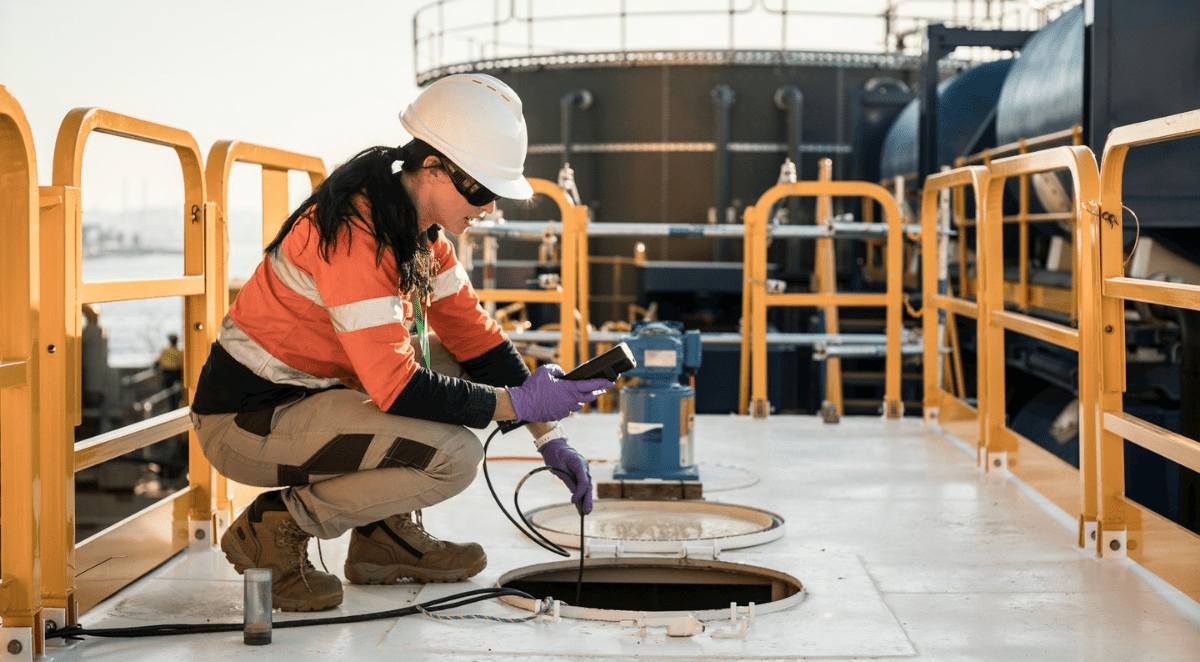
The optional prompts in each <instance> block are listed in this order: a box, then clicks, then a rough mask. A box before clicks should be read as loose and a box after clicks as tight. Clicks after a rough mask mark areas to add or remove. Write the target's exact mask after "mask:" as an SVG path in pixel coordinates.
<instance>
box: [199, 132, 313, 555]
mask: <svg viewBox="0 0 1200 662" xmlns="http://www.w3.org/2000/svg"><path fill="white" fill-rule="evenodd" d="M235 163H247V164H251V165H257V166H260V167H261V169H262V246H263V247H264V248H266V246H267V244H269V243H271V241H272V240H273V239H274V238H275V235H276V234H277V233H278V232H279V229H280V228H281V227H283V223H284V221H286V220H287V218H288V216H289V215H291V209H290V196H289V191H288V186H289V182H288V174H289V173H290V172H292V171H296V172H303V173H306V174H307V175H308V181H309V184H310V185H311V186H312V188H313V189H316V188H317V186H319V185H320V184H321V182H323V181H325V163H324V162H323V161H322V160H321V159H319V158H317V157H315V156H308V155H305V154H297V153H295V152H289V151H286V150H282V149H276V148H274V147H264V146H262V145H255V144H253V143H248V142H242V141H239V140H219V141H217V142H215V143H213V146H212V148H211V149H209V150H208V166H207V168H206V170H205V181H207V182H208V186H209V192H210V194H211V197H212V199H213V204H214V205H215V208H216V222H215V224H214V226H213V230H214V231H215V232H216V233H217V236H218V237H221V238H226V237H228V236H229V231H228V230H229V180H230V175H231V174H232V172H233V164H235ZM220 246H221V259H220V261H219V262H218V263H217V264H218V265H219V268H218V272H219V273H218V274H217V276H218V280H217V284H216V287H217V290H216V291H217V292H218V293H220V296H221V297H222V298H221V303H220V307H221V311H222V312H223V311H226V310H228V309H229V273H228V268H229V255H228V250H229V245H228V241H224V240H223V241H221V242H220ZM205 351H206V352H207V349H206V350H205ZM213 491H214V494H215V497H216V502H215V508H216V510H215V519H214V520H213V534H214V535H213V537H212V539H213V542H214V543H215V542H216V538H217V537H218V536H219V535H220V533H221V532H223V531H224V530H225V529H226V528H228V526H229V523H230V522H231V521H232V517H233V512H234V509H235V507H236V506H238V505H240V504H241V503H242V502H244V501H248V500H250V499H252V498H253V496H254V495H255V494H257V493H258V492H260V491H261V489H259V488H246V489H241V490H238V496H237V497H235V496H232V495H231V494H230V485H229V481H228V480H227V479H226V478H225V476H223V475H221V474H219V473H218V474H216V475H215V478H214V487H213Z"/></svg>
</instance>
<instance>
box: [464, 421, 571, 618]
mask: <svg viewBox="0 0 1200 662" xmlns="http://www.w3.org/2000/svg"><path fill="white" fill-rule="evenodd" d="M497 431H499V430H497ZM495 436H496V432H492V434H491V435H489V436H488V439H487V441H486V442H485V443H484V444H483V477H484V479H485V480H486V481H487V486H488V490H489V491H490V492H491V493H492V498H493V499H495V500H496V505H497V506H499V508H500V512H502V513H504V516H505V517H507V518H508V521H510V522H512V523H513V526H515V527H517V529H518V530H519V531H520V532H521V533H524V534H525V537H526V538H529V539H530V540H532V541H533V542H535V543H537V544H538V545H539V546H541V547H542V548H543V549H548V550H550V551H552V552H554V553H555V554H558V555H559V556H567V557H570V556H571V554H570V552H568V551H567V550H565V549H563V548H562V547H561V546H560V545H559V544H558V543H556V542H554V541H553V540H551V539H549V538H547V537H546V536H545V535H544V534H542V532H541V531H538V529H537V527H536V526H534V524H533V522H530V521H529V518H528V517H526V516H525V512H524V511H522V510H521V500H520V499H521V487H522V486H524V485H525V481H527V480H529V477H530V476H532V475H534V474H536V473H538V472H540V471H553V472H558V473H561V474H563V475H564V476H569V477H570V478H571V479H572V480H576V477H575V474H574V472H571V471H570V470H569V469H568V470H566V471H563V470H561V469H557V468H555V467H550V466H542V467H538V468H536V469H534V470H533V471H530V472H529V473H527V474H525V476H524V477H523V478H521V482H519V483H517V488H516V489H515V490H513V509H514V510H516V511H517V514H518V515H520V516H521V521H522V522H524V523H525V527H528V530H526V528H525V527H522V526H521V525H519V524H517V521H516V520H514V519H513V518H512V516H511V515H509V514H508V511H507V510H505V509H504V505H503V504H501V503H500V497H498V496H496V490H495V489H493V488H492V478H491V476H490V475H488V471H487V449H488V444H490V443H492V439H493V438H494V437H495ZM577 484H578V483H577ZM583 518H584V514H583V507H582V506H580V508H579V575H578V576H577V577H576V579H575V604H576V605H581V604H582V600H583V597H582V596H583V561H584V549H585V548H584V542H585V536H584V529H583V524H584V520H583ZM530 531H532V532H533V535H531V534H530ZM534 535H536V536H537V538H534V537H533V536H534ZM538 538H540V539H541V540H538Z"/></svg>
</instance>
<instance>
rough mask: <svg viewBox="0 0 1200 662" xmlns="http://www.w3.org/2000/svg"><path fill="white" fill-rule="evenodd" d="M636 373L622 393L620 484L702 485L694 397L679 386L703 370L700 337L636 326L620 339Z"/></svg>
mask: <svg viewBox="0 0 1200 662" xmlns="http://www.w3.org/2000/svg"><path fill="white" fill-rule="evenodd" d="M622 340H623V341H624V342H625V344H627V345H629V349H630V351H631V352H633V356H634V358H635V359H636V360H637V367H636V368H634V369H632V370H630V371H628V372H626V373H625V376H626V377H636V378H637V381H636V382H635V383H633V384H630V385H628V386H626V387H624V388H623V389H621V461H620V463H619V464H618V465H617V466H616V467H615V468H614V469H613V478H615V479H618V480H646V479H659V480H699V479H700V474H699V472H698V471H697V469H696V464H695V462H694V460H693V451H694V448H693V428H694V424H695V419H696V392H695V391H694V390H693V389H692V388H691V387H690V386H686V385H684V384H681V383H680V379H679V378H680V376H681V375H683V373H684V371H693V372H694V371H695V369H696V368H699V367H700V332H699V331H687V332H685V331H684V330H683V324H681V323H679V322H638V323H636V324H634V326H633V329H632V331H631V332H630V334H629V335H626V336H624V337H623V338H622Z"/></svg>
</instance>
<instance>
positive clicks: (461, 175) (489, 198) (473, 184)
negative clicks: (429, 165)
mask: <svg viewBox="0 0 1200 662" xmlns="http://www.w3.org/2000/svg"><path fill="white" fill-rule="evenodd" d="M442 169H443V170H445V171H446V174H447V175H450V181H451V182H453V184H454V188H455V189H457V190H458V192H459V193H461V194H462V197H464V198H466V199H467V202H468V203H470V204H471V205H473V206H475V207H484V206H486V205H489V204H491V203H493V202H495V201H497V200H499V199H500V196H498V195H496V194H495V193H492V192H491V191H490V190H488V188H487V187H486V186H484V185H483V184H480V183H479V182H477V181H475V178H474V177H471V176H470V175H468V174H467V173H465V172H463V171H462V170H459V169H458V166H456V165H454V164H453V163H451V162H450V161H449V160H446V159H442Z"/></svg>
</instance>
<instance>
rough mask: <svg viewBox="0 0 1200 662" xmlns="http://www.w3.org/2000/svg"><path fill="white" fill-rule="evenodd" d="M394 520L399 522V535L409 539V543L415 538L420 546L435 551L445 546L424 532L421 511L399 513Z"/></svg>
mask: <svg viewBox="0 0 1200 662" xmlns="http://www.w3.org/2000/svg"><path fill="white" fill-rule="evenodd" d="M396 519H397V520H399V524H400V534H401V535H405V536H407V537H409V539H410V541H411V539H412V538H416V539H418V540H420V541H421V543H422V544H424V545H428V546H429V547H432V548H435V549H441V548H442V547H444V546H445V543H443V542H442V541H441V540H438V539H437V538H434V537H433V536H431V535H429V532H428V531H426V530H425V522H424V519H423V518H422V517H421V511H419V510H415V511H413V512H411V513H401V514H400V515H397V516H396Z"/></svg>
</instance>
